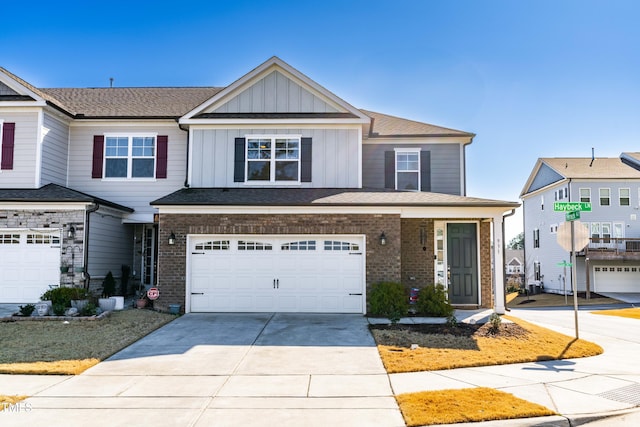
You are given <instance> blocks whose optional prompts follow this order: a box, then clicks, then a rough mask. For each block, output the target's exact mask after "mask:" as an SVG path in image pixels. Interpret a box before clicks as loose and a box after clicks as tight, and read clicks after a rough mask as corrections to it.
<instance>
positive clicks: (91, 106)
mask: <svg viewBox="0 0 640 427" xmlns="http://www.w3.org/2000/svg"><path fill="white" fill-rule="evenodd" d="M41 90H42V92H44V93H45V94H47V95H49V96H50V97H51V98H54V99H56V100H59V101H60V102H61V103H62V105H64V106H66V108H68V109H69V110H68V111H69V112H70V113H72V114H73V115H83V116H84V117H87V118H88V117H114V118H117V117H139V118H155V117H158V118H178V117H180V116H183V115H184V114H186V113H187V112H189V111H191V110H192V109H194V108H195V107H197V106H198V105H200V104H202V103H203V102H205V101H206V100H208V99H209V98H211V97H212V96H214V95H215V94H216V93H218V92H220V91H221V90H222V88H219V87H114V88H87V89H81V88H68V89H41Z"/></svg>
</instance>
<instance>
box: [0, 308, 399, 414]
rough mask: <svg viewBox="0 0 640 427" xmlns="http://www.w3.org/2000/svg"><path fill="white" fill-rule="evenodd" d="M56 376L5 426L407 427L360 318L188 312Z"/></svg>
mask: <svg viewBox="0 0 640 427" xmlns="http://www.w3.org/2000/svg"><path fill="white" fill-rule="evenodd" d="M6 379H7V377H6V376H5V377H4V378H0V380H6ZM19 379H20V378H19V376H18V377H16V376H13V378H12V380H13V381H16V382H17V381H19ZM23 379H25V380H26V379H27V378H23ZM57 379H58V380H57V381H55V382H54V383H53V384H47V385H46V387H41V388H42V389H41V390H34V391H33V392H29V391H28V390H25V391H26V392H28V393H29V394H30V395H32V396H33V397H31V398H29V399H28V400H26V401H25V402H24V405H23V407H24V409H25V410H23V411H22V412H15V411H14V412H11V413H5V414H2V413H1V412H0V424H3V425H4V421H5V420H6V421H8V422H9V424H7V425H14V426H21V425H62V424H64V425H65V426H76V425H77V426H86V425H92V426H94V427H97V426H119V425H127V426H129V425H171V426H239V425H242V426H263V425H270V426H271V425H279V426H287V425H291V426H293V425H295V426H300V425H305V426H316V425H317V426H326V425H332V426H354V425H358V426H367V425H371V426H374V425H375V426H403V425H404V422H403V420H402V416H401V414H400V411H399V409H398V407H397V405H396V402H395V399H394V398H393V393H392V390H391V387H390V384H389V378H388V376H387V374H386V372H385V370H384V368H383V366H382V362H381V361H380V357H379V355H378V352H377V349H376V347H375V343H374V341H373V338H372V337H371V335H370V333H369V331H368V328H367V321H366V318H365V317H363V316H361V315H321V314H280V313H278V314H270V313H267V314H188V315H185V316H182V317H180V318H178V319H177V320H175V321H174V322H172V323H170V324H168V325H166V326H164V327H163V328H161V329H159V330H157V331H155V332H154V333H152V334H150V335H148V336H147V337H145V338H143V339H142V340H140V341H138V342H137V343H135V344H133V345H131V346H130V347H128V348H126V349H124V350H122V351H121V352H119V353H117V354H115V355H114V356H113V357H111V358H110V359H108V360H106V361H104V362H102V363H100V364H98V365H97V366H95V367H93V368H91V369H89V370H87V371H85V372H84V373H83V374H81V375H78V376H75V377H57ZM26 409H29V410H28V411H26ZM56 420H58V421H60V423H56ZM63 420H64V421H63Z"/></svg>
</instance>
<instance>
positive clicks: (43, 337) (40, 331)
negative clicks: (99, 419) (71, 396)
mask: <svg viewBox="0 0 640 427" xmlns="http://www.w3.org/2000/svg"><path fill="white" fill-rule="evenodd" d="M173 319H175V316H173V315H169V314H163V313H158V312H155V311H151V310H124V311H116V312H114V313H113V314H112V315H111V316H110V317H109V318H107V319H104V320H100V321H70V322H68V323H66V324H65V323H64V322H61V321H22V322H2V323H0V342H1V343H2V351H1V352H0V373H5V374H49V375H50V374H61V375H76V374H79V373H80V372H82V371H84V370H86V369H88V368H90V367H91V366H93V365H95V364H96V363H98V362H99V361H101V360H104V359H106V358H107V357H109V356H111V355H112V354H114V353H116V352H117V351H119V350H121V349H122V348H124V347H126V346H128V345H130V344H132V343H134V342H135V341H137V340H139V339H140V338H142V337H144V336H145V335H147V334H149V333H150V332H152V331H154V330H156V329H157V328H159V327H160V326H162V325H164V324H166V323H168V322H170V321H171V320H173Z"/></svg>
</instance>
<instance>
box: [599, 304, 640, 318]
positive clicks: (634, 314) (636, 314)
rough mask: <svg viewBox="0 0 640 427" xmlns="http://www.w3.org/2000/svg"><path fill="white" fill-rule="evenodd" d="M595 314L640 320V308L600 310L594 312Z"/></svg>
mask: <svg viewBox="0 0 640 427" xmlns="http://www.w3.org/2000/svg"><path fill="white" fill-rule="evenodd" d="M591 313H593V314H602V315H605V316H618V317H627V318H629V319H640V308H638V307H633V308H621V309H618V310H599V311H592V312H591Z"/></svg>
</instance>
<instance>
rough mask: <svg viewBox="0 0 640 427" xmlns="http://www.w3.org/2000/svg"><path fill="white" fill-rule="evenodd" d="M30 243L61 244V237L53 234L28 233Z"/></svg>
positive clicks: (28, 242)
mask: <svg viewBox="0 0 640 427" xmlns="http://www.w3.org/2000/svg"><path fill="white" fill-rule="evenodd" d="M27 244H28V245H59V244H60V238H59V237H58V236H52V235H51V234H40V233H37V234H27Z"/></svg>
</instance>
